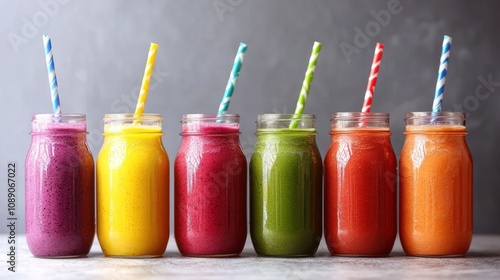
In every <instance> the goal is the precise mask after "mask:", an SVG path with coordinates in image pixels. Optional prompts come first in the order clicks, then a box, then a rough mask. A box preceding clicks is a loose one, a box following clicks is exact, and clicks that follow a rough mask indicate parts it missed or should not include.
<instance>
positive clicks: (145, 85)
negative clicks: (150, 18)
mask: <svg viewBox="0 0 500 280" xmlns="http://www.w3.org/2000/svg"><path fill="white" fill-rule="evenodd" d="M157 50H158V44H155V43H151V46H150V47H149V53H148V60H147V61H146V69H144V77H142V84H141V91H140V92H139V98H138V99H137V107H135V114H136V115H141V114H142V113H144V105H145V104H146V99H147V97H148V90H149V82H150V81H151V76H152V75H153V68H154V66H155V60H156V52H157Z"/></svg>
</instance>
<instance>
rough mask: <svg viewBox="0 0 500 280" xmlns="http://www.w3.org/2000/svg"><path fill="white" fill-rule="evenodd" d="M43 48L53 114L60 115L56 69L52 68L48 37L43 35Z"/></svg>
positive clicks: (52, 59) (52, 60) (52, 62)
mask: <svg viewBox="0 0 500 280" xmlns="http://www.w3.org/2000/svg"><path fill="white" fill-rule="evenodd" d="M43 46H44V48H45V61H46V62H47V71H48V73H49V85H50V95H51V97H52V108H53V109H54V114H57V115H59V114H61V104H60V103H59V93H58V92H57V78H56V69H55V68H54V57H53V56H52V43H51V41H50V37H49V36H48V35H43Z"/></svg>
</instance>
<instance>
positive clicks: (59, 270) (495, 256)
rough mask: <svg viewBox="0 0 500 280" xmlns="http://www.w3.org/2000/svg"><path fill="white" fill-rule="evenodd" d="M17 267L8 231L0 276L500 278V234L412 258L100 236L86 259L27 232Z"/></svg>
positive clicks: (395, 254) (20, 238)
mask: <svg viewBox="0 0 500 280" xmlns="http://www.w3.org/2000/svg"><path fill="white" fill-rule="evenodd" d="M16 239H17V240H16V243H17V244H18V249H17V250H18V251H17V252H16V254H17V259H16V270H17V271H16V272H10V271H8V270H7V267H8V264H7V263H6V261H5V260H6V254H7V253H8V252H7V235H5V234H4V235H0V240H1V241H0V242H1V243H0V248H1V251H0V254H1V255H2V256H3V257H2V258H0V259H1V260H2V262H1V263H2V265H1V266H0V267H1V270H0V279H70V280H78V279H106V280H111V279H120V280H124V279H169V278H170V279H172V278H175V279H234V278H237V279H259V280H264V279H343V278H348V279H403V278H404V279H443V278H444V279H450V278H453V279H500V235H475V236H474V238H473V241H472V245H471V248H470V250H469V254H468V255H467V256H466V257H464V258H416V257H406V256H404V253H403V251H402V249H401V245H400V243H399V241H396V245H395V247H394V250H393V252H392V254H391V256H390V257H387V258H352V257H332V256H330V255H329V253H328V250H327V249H326V245H325V243H324V241H323V242H322V243H321V246H320V248H319V250H318V253H317V254H316V256H315V257H310V258H266V257H258V256H257V255H256V254H255V252H254V250H253V247H252V244H251V242H250V238H248V240H247V245H246V246H245V249H244V251H243V253H242V254H241V256H240V257H236V258H218V259H213V258H212V259H210V258H189V257H183V256H181V255H180V254H179V252H178V251H177V247H176V245H175V240H174V239H173V237H171V238H170V240H169V244H168V247H167V252H166V253H165V256H164V257H163V258H155V259H115V258H105V257H104V256H103V254H102V252H101V250H100V247H99V244H98V242H97V239H95V240H94V244H93V247H92V250H91V252H90V254H89V256H88V257H86V258H76V259H41V258H35V257H33V256H32V255H31V253H30V252H29V250H28V247H27V245H26V241H25V238H24V236H16Z"/></svg>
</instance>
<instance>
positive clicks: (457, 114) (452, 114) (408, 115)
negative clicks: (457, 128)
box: [405, 111, 466, 120]
mask: <svg viewBox="0 0 500 280" xmlns="http://www.w3.org/2000/svg"><path fill="white" fill-rule="evenodd" d="M423 117H431V118H432V117H453V118H463V119H465V118H466V116H465V113H463V112H452V111H441V112H430V111H421V112H407V113H406V117H405V120H407V119H410V118H423Z"/></svg>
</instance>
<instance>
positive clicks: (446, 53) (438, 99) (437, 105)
mask: <svg viewBox="0 0 500 280" xmlns="http://www.w3.org/2000/svg"><path fill="white" fill-rule="evenodd" d="M450 48H451V37H449V36H447V35H444V39H443V50H442V52H441V63H440V64H439V73H438V78H437V83H436V93H435V95H434V102H433V103H432V112H441V104H442V103H443V93H444V84H445V83H446V73H447V70H448V60H449V58H450Z"/></svg>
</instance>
